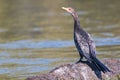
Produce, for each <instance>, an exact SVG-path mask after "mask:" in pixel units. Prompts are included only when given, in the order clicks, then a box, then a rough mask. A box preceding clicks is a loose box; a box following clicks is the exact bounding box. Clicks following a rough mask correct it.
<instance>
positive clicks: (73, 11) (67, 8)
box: [62, 7, 76, 16]
mask: <svg viewBox="0 0 120 80" xmlns="http://www.w3.org/2000/svg"><path fill="white" fill-rule="evenodd" d="M62 9H64V10H65V11H67V12H68V13H70V14H71V15H72V16H76V15H75V14H76V12H75V10H74V9H73V8H71V7H62Z"/></svg>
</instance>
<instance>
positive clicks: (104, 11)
mask: <svg viewBox="0 0 120 80" xmlns="http://www.w3.org/2000/svg"><path fill="white" fill-rule="evenodd" d="M62 6H71V7H74V8H75V9H76V11H77V12H78V15H79V18H80V21H81V26H82V27H83V28H84V29H85V30H86V31H87V32H89V33H90V34H91V35H92V37H93V39H94V40H95V42H96V46H97V54H98V57H99V58H120V9H119V8H120V1H119V0H59V1H58V0H52V1H51V2H50V1H49V0H44V1H42V0H0V79H1V80H3V79H4V80H9V79H15V80H18V79H20V80H23V79H25V78H27V77H28V76H34V75H39V74H41V73H46V72H49V71H50V70H51V69H53V68H54V67H56V66H59V65H61V64H64V63H74V62H76V61H77V60H78V59H79V55H78V52H77V50H76V48H75V45H74V42H73V19H72V17H71V15H69V14H68V13H67V12H65V11H63V10H62V9H61V7H62Z"/></svg>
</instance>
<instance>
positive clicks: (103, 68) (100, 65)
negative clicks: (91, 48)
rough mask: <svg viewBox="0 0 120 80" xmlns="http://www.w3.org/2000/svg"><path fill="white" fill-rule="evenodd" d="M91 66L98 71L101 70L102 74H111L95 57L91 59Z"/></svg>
mask: <svg viewBox="0 0 120 80" xmlns="http://www.w3.org/2000/svg"><path fill="white" fill-rule="evenodd" d="M92 63H93V64H95V66H96V67H97V68H98V70H101V71H102V72H103V73H105V72H111V71H110V70H109V69H108V68H107V67H106V66H105V65H104V64H103V63H102V62H100V61H99V60H98V59H97V58H96V57H94V58H93V61H92Z"/></svg>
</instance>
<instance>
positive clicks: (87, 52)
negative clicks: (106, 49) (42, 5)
mask: <svg viewBox="0 0 120 80" xmlns="http://www.w3.org/2000/svg"><path fill="white" fill-rule="evenodd" d="M62 9H64V10H66V11H67V12H69V13H70V14H71V15H72V16H73V19H74V42H75V45H76V48H77V50H78V52H79V55H80V57H81V58H80V60H79V61H78V62H77V63H79V62H82V60H83V57H84V58H85V59H87V61H88V62H89V63H90V64H93V65H94V66H96V67H97V69H98V70H100V71H102V72H103V73H105V72H111V71H110V70H109V69H108V68H107V67H106V66H105V65H104V64H103V63H102V62H100V61H99V60H98V59H97V57H96V46H95V43H94V41H93V39H92V38H91V36H90V34H89V33H87V32H86V31H84V30H83V29H82V28H81V26H80V21H79V19H78V15H77V13H76V12H75V11H74V9H73V8H71V7H67V8H65V7H62Z"/></svg>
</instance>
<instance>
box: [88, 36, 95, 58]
mask: <svg viewBox="0 0 120 80" xmlns="http://www.w3.org/2000/svg"><path fill="white" fill-rule="evenodd" d="M88 36H89V40H88V45H89V50H90V54H91V56H93V57H96V46H95V42H94V41H93V39H92V38H91V36H90V35H89V34H88Z"/></svg>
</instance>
